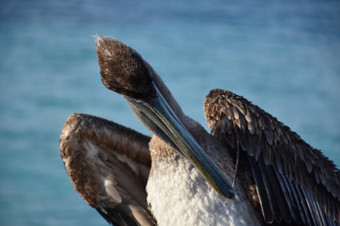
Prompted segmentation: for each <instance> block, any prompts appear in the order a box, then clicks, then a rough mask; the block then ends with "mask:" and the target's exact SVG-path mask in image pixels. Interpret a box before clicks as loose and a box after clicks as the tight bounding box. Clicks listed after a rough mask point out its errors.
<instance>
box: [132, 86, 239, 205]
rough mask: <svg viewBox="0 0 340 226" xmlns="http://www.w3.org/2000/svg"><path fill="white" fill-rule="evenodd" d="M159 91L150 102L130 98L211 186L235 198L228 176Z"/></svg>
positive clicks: (222, 193)
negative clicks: (204, 149) (203, 148)
mask: <svg viewBox="0 0 340 226" xmlns="http://www.w3.org/2000/svg"><path fill="white" fill-rule="evenodd" d="M155 89H156V91H157V94H158V95H157V96H156V97H154V98H153V99H152V100H151V101H150V102H149V103H145V102H143V101H135V100H133V99H132V100H131V99H130V100H128V101H129V102H130V104H133V105H135V106H136V107H137V108H138V109H139V110H141V111H142V113H143V114H144V115H145V116H146V117H147V118H148V119H149V120H151V121H152V122H153V123H154V124H155V125H156V126H157V127H158V128H159V129H160V130H162V131H163V133H164V134H165V135H166V136H167V137H168V138H169V139H170V140H171V141H172V142H173V143H174V144H175V145H176V146H177V148H178V149H179V150H180V151H181V152H182V153H183V154H184V155H185V156H186V158H187V159H189V161H191V163H192V164H194V165H195V166H196V168H197V169H198V170H199V171H200V172H201V174H202V175H203V176H204V177H205V179H206V180H207V181H208V182H209V184H210V185H211V187H212V188H213V189H214V190H215V191H216V192H217V193H218V194H220V195H221V196H223V197H225V198H228V199H230V198H233V197H234V195H235V194H234V190H233V189H232V186H231V184H230V182H229V181H228V179H227V178H226V176H225V175H224V174H223V173H222V171H221V170H220V169H219V168H218V167H217V165H216V164H215V163H214V162H213V161H212V160H211V159H210V157H209V156H208V155H207V154H206V153H205V152H204V151H203V150H202V148H201V146H200V145H199V144H198V143H197V141H196V140H195V139H194V138H193V136H192V135H191V134H190V132H189V131H188V130H187V129H186V127H185V126H184V125H183V123H182V122H181V121H180V119H179V118H178V117H177V115H176V114H175V113H174V111H173V110H172V109H171V107H170V106H169V105H168V104H167V102H166V101H165V99H164V98H163V96H162V94H161V93H160V92H159V91H158V89H157V87H156V86H155Z"/></svg>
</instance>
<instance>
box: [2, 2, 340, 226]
mask: <svg viewBox="0 0 340 226" xmlns="http://www.w3.org/2000/svg"><path fill="white" fill-rule="evenodd" d="M339 12H340V2H339V1H316V0H315V1H295V0H288V1H250V0H241V1H237V2H231V1H222V0H221V1H217V0H213V1H204V0H198V1H180V0H174V1H156V0H144V1H137V0H136V1H108V0H107V1H105V0H98V1H90V0H85V1H72V0H70V1H59V0H49V1H42V0H31V1H27V0H12V1H1V2H0V50H1V51H0V58H1V59H0V147H1V152H0V225H107V224H106V223H105V221H104V220H103V219H102V218H101V217H100V216H99V215H98V214H97V213H96V211H94V210H93V209H91V208H90V207H88V206H87V205H86V204H85V202H84V201H83V200H82V199H81V198H80V197H79V196H78V194H77V193H76V192H75V191H74V190H73V188H72V185H71V182H70V180H69V178H68V176H67V174H66V171H65V169H64V166H63V163H62V160H61V158H60V155H59V146H58V142H59V134H60V131H61V129H62V126H63V123H64V121H65V120H66V119H67V117H68V116H69V115H70V114H71V113H72V112H83V113H88V114H94V115H97V116H100V117H104V118H107V119H110V120H113V121H116V122H118V123H121V124H123V125H126V126H128V127H131V128H134V129H136V130H138V131H140V132H143V133H146V134H149V135H150V133H149V132H147V131H146V130H145V129H144V128H143V126H142V125H141V124H140V123H139V122H138V121H137V120H136V119H135V117H134V116H133V114H132V113H131V112H130V110H129V108H128V106H127V104H126V103H125V102H124V100H123V98H121V97H120V96H119V95H117V94H114V93H112V92H110V91H108V90H107V89H106V88H105V87H104V86H103V85H102V83H101V80H100V75H99V67H98V65H97V59H96V54H95V47H94V37H93V36H94V35H95V34H103V35H108V36H114V37H116V38H118V39H120V40H122V41H123V42H125V43H126V44H128V45H130V46H132V47H133V48H135V49H136V50H137V51H138V52H140V53H141V55H142V56H143V57H144V58H145V59H146V60H147V61H148V62H149V63H150V64H151V65H152V66H153V67H154V69H155V70H156V71H157V72H158V73H159V74H160V75H161V77H162V78H163V80H164V81H165V83H166V84H167V85H168V87H169V88H170V90H171V91H172V92H173V94H174V96H175V97H176V98H177V99H178V101H179V103H180V105H181V106H182V107H183V109H184V111H185V112H186V113H187V114H188V115H190V116H192V117H193V118H195V119H196V120H198V121H199V122H200V123H201V124H203V125H204V126H205V127H206V128H207V126H206V123H205V120H204V115H203V107H202V106H203V100H204V98H205V95H206V94H207V93H208V92H209V90H210V89H212V88H224V89H228V90H231V91H232V92H235V93H237V94H239V95H242V96H244V97H246V98H247V99H248V100H250V101H252V102H253V103H254V104H256V105H259V106H261V107H262V108H263V109H264V110H266V111H268V112H269V113H271V114H272V115H274V116H276V117H277V118H278V119H279V120H280V121H282V122H284V123H285V124H287V125H288V126H289V127H290V128H291V129H292V130H294V131H296V132H297V133H299V134H300V135H301V137H302V138H303V139H304V140H306V141H307V142H308V143H310V144H311V145H312V146H313V147H315V148H318V149H322V150H323V152H324V153H325V155H326V156H328V157H329V158H331V159H333V160H334V161H335V163H336V164H337V165H338V166H339V165H340V148H339V146H340V114H339V110H340V13H339Z"/></svg>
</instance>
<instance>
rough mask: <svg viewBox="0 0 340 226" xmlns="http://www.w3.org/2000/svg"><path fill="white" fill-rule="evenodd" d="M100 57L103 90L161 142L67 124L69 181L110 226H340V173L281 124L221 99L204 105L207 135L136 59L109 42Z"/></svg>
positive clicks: (220, 95)
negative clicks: (121, 99)
mask: <svg viewBox="0 0 340 226" xmlns="http://www.w3.org/2000/svg"><path fill="white" fill-rule="evenodd" d="M96 49H97V56H98V62H99V66H100V74H101V78H102V82H103V84H104V85H105V86H106V87H107V88H108V89H110V90H112V91H114V92H117V93H119V94H120V95H121V96H123V97H124V98H125V99H126V101H127V103H128V104H129V106H130V108H131V110H132V111H133V112H134V113H135V115H136V116H137V118H138V119H139V120H140V121H141V123H143V125H144V126H145V127H146V128H148V129H149V130H150V131H151V132H152V133H153V136H152V138H150V137H147V136H144V135H142V134H140V133H138V132H136V131H133V130H131V129H128V128H125V127H123V126H121V125H118V124H116V123H114V122H111V121H108V120H105V119H101V118H98V117H95V116H90V115H86V114H72V115H71V116H70V117H69V118H68V119H67V121H66V122H65V124H64V127H63V130H62V133H61V137H60V150H61V156H62V159H63V161H64V163H65V168H66V171H67V173H68V174H69V176H70V178H71V181H72V183H73V186H74V188H75V190H76V191H77V192H78V193H79V194H80V195H81V196H82V197H83V198H84V200H85V201H86V202H87V203H88V204H89V205H90V206H92V207H93V208H95V209H96V210H97V211H98V212H99V213H100V214H101V215H102V216H103V217H104V218H105V219H106V220H107V221H108V222H109V223H112V224H113V225H157V224H159V225H266V224H282V225H289V224H290V225H298V224H301V225H339V224H340V176H339V175H340V174H339V170H338V169H337V168H336V167H335V165H334V164H333V162H332V161H330V160H329V159H328V158H327V157H325V156H324V155H323V154H322V153H321V151H319V150H316V149H314V148H312V147H311V146H310V145H308V144H307V143H306V142H304V141H303V140H302V139H301V138H300V137H299V135H297V134H296V133H295V132H293V131H291V130H290V129H289V128H288V127H287V126H285V125H284V124H282V123H281V122H280V121H278V120H277V119H276V118H275V117H273V116H271V115H270V114H268V113H266V112H265V111H264V110H262V109H261V108H259V107H257V106H256V105H254V104H252V103H250V102H249V101H247V100H246V99H245V98H243V97H241V96H238V95H236V94H234V93H232V92H229V91H226V90H222V89H214V90H211V91H210V93H209V94H208V95H207V97H206V99H205V102H204V113H205V117H206V120H207V122H208V124H209V127H210V129H211V133H208V132H207V131H206V130H205V129H204V128H203V127H202V126H201V125H200V124H199V123H198V122H196V121H195V120H193V119H191V118H190V117H188V116H186V115H185V114H184V113H183V111H182V109H181V108H180V106H179V105H178V103H177V102H176V100H175V98H174V97H173V96H172V94H171V92H170V91H169V90H168V88H167V87H166V85H165V84H164V83H163V81H162V80H161V78H160V77H159V75H158V74H157V73H156V72H155V71H154V69H153V68H152V67H151V66H150V65H149V64H148V63H147V62H146V61H145V60H144V59H143V58H142V57H141V55H140V54H138V53H137V52H136V51H135V50H134V49H132V48H130V47H128V46H127V45H125V44H123V43H122V42H120V41H118V40H116V39H114V38H110V37H103V36H99V37H98V39H97V41H96ZM191 95H194V94H191Z"/></svg>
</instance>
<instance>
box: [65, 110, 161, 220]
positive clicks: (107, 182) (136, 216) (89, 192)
mask: <svg viewBox="0 0 340 226" xmlns="http://www.w3.org/2000/svg"><path fill="white" fill-rule="evenodd" d="M149 140H150V137H147V136H144V135H142V134H140V133H138V132H136V131H133V130H131V129H128V128H125V127H123V126H121V125H118V124H115V123H113V122H110V121H107V120H105V119H101V118H98V117H95V116H90V115H85V114H72V115H71V116H70V117H69V118H68V119H67V121H66V122H65V124H64V127H63V130H62V133H61V136H60V150H61V157H62V159H63V161H64V164H65V168H66V171H67V173H68V175H69V176H70V178H71V181H72V184H73V186H74V188H75V190H76V191H77V192H78V193H79V194H80V196H81V197H82V198H83V199H84V200H85V201H86V202H87V203H88V204H89V205H90V206H92V207H93V208H96V210H97V211H98V212H99V213H100V214H101V215H102V216H103V217H104V218H105V219H106V220H107V221H108V222H109V223H111V224H114V225H155V224H156V222H155V221H154V219H153V217H152V214H151V213H150V212H149V210H148V208H147V202H146V192H145V186H146V183H147V179H148V176H149V171H150V165H151V159H150V153H149V147H148V142H149Z"/></svg>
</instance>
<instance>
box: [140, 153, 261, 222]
mask: <svg viewBox="0 0 340 226" xmlns="http://www.w3.org/2000/svg"><path fill="white" fill-rule="evenodd" d="M153 151H155V152H157V150H151V152H153ZM158 151H159V150H158ZM236 187H238V186H237V185H236ZM146 190H147V193H148V197H147V201H148V203H149V205H150V206H151V211H152V213H153V215H154V217H155V218H156V220H157V223H158V225H260V221H259V219H258V218H257V217H256V216H257V215H256V214H254V213H253V209H252V207H251V206H250V204H249V203H248V202H247V201H246V199H245V197H243V196H242V193H241V192H239V190H238V189H236V191H235V192H236V198H235V199H233V200H230V201H228V202H227V203H225V199H224V198H223V197H222V196H220V195H218V194H217V193H216V192H215V191H214V190H213V189H212V188H211V187H210V185H209V184H208V182H207V181H206V180H205V179H204V178H203V176H202V175H201V174H200V173H199V171H198V170H197V169H196V168H195V167H193V166H192V164H191V163H189V161H188V160H186V159H185V158H184V157H183V156H180V155H178V154H172V155H169V156H168V157H167V158H163V159H157V160H155V159H153V162H152V171H151V173H150V177H149V181H148V184H147V187H146Z"/></svg>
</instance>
